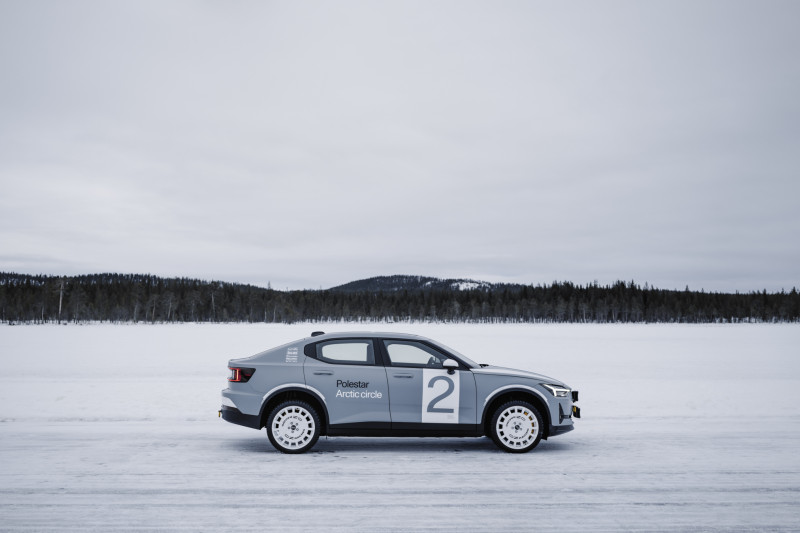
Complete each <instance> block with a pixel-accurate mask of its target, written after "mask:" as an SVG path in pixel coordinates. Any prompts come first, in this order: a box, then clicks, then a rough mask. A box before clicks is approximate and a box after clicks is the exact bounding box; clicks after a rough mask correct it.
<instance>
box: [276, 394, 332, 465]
mask: <svg viewBox="0 0 800 533" xmlns="http://www.w3.org/2000/svg"><path fill="white" fill-rule="evenodd" d="M319 433H320V421H319V414H317V411H316V409H314V408H313V407H311V405H309V404H307V403H306V402H301V401H286V402H282V403H280V404H278V405H276V406H275V408H274V409H272V411H271V412H270V414H269V418H268V419H267V436H269V441H270V442H271V443H272V445H273V446H275V448H276V449H277V450H278V451H281V452H283V453H303V452H305V451H308V450H309V449H311V447H312V446H314V444H316V443H317V439H319Z"/></svg>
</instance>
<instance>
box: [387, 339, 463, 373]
mask: <svg viewBox="0 0 800 533" xmlns="http://www.w3.org/2000/svg"><path fill="white" fill-rule="evenodd" d="M383 343H384V346H386V353H387V354H388V355H389V361H390V362H391V364H392V366H405V367H415V368H442V363H443V362H444V361H445V359H448V357H447V356H446V355H444V354H443V353H440V352H439V351H437V350H434V349H433V348H431V347H430V346H427V345H425V344H422V343H420V342H414V341H383Z"/></svg>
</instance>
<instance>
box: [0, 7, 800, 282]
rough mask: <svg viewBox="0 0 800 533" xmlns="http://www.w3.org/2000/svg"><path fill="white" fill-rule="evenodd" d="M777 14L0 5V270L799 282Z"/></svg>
mask: <svg viewBox="0 0 800 533" xmlns="http://www.w3.org/2000/svg"><path fill="white" fill-rule="evenodd" d="M798 21H800V2H796V1H792V0H789V1H785V2H778V1H752V2H734V1H729V0H725V1H721V2H697V1H683V2H679V1H663V2H659V1H648V2H641V1H629V2H607V1H606V2H597V1H587V2H576V1H570V2H546V3H545V2H532V1H527V0H526V1H522V2H513V1H503V2H489V1H486V2H469V1H463V0H458V1H447V2H444V1H427V0H426V1H419V2H412V1H396V2H387V1H381V2H374V1H364V2H360V1H359V2H356V1H346V2H345V1H340V2H325V1H318V2H303V1H283V2H266V1H253V2H245V1H238V2H225V1H196V2H177V1H170V2H163V1H154V2H142V1H137V2H107V1H104V0H103V1H96V2H79V1H70V2H63V1H52V2H43V1H27V0H18V1H9V0H0V270H2V271H12V272H21V273H31V274H37V273H44V274H78V273H95V272H124V273H152V274H158V275H163V276H189V277H198V278H202V279H219V280H226V281H238V282H246V283H253V284H258V285H266V284H267V283H268V282H271V283H272V286H273V287H275V288H281V289H283V288H290V289H296V288H319V287H323V288H326V287H330V286H333V285H337V284H341V283H344V282H347V281H352V280H355V279H360V278H364V277H370V276H376V275H389V274H401V273H402V274H420V275H431V276H438V277H459V278H460V277H466V278H474V279H480V280H487V281H510V282H522V283H533V284H538V283H550V282H552V281H555V280H568V281H573V282H575V283H579V284H585V283H589V282H592V281H593V280H598V281H599V282H600V283H602V284H606V283H612V282H613V281H615V280H618V279H623V280H635V281H637V282H638V283H641V284H644V283H645V282H648V283H650V284H651V285H655V286H657V287H660V288H679V289H683V288H684V287H685V286H686V285H688V286H689V287H690V288H692V289H697V290H699V289H701V288H702V289H705V290H714V291H733V290H740V291H750V290H760V289H765V288H766V289H767V290H770V291H772V290H780V289H782V288H783V289H786V290H789V289H791V288H792V287H793V286H798V287H800V209H798V199H799V197H800V175H799V172H800V59H799V58H800V31H798Z"/></svg>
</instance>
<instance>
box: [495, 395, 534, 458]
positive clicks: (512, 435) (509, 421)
mask: <svg viewBox="0 0 800 533" xmlns="http://www.w3.org/2000/svg"><path fill="white" fill-rule="evenodd" d="M495 429H496V430H497V437H498V438H499V439H500V441H501V442H502V443H503V444H504V445H506V446H507V447H509V448H511V449H517V450H520V449H523V448H526V447H528V446H530V445H531V444H533V442H534V441H535V440H536V437H537V436H538V435H539V421H538V420H537V419H536V415H534V414H533V412H531V410H530V409H528V408H527V407H524V406H519V405H515V406H513V407H509V408H508V409H506V410H504V411H503V412H502V413H500V416H499V417H497V425H496V426H495Z"/></svg>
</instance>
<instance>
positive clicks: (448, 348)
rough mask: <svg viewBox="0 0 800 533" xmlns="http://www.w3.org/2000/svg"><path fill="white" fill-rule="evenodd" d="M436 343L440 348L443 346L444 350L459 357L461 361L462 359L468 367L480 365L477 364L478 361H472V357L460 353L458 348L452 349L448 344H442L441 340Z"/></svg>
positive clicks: (478, 366)
mask: <svg viewBox="0 0 800 533" xmlns="http://www.w3.org/2000/svg"><path fill="white" fill-rule="evenodd" d="M437 344H438V345H439V346H441V347H442V348H444V349H445V351H448V352H450V353H451V354H453V355H455V356H456V357H458V358H459V359H461V361H462V362H463V363H466V365H467V366H468V367H470V368H480V367H481V365H479V364H478V363H476V362H475V361H473V360H472V359H470V358H469V357H467V356H466V355H464V354H462V353H461V352H459V351H458V350H454V349H452V348H450V347H449V346H447V345H446V344H442V343H441V342H437Z"/></svg>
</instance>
